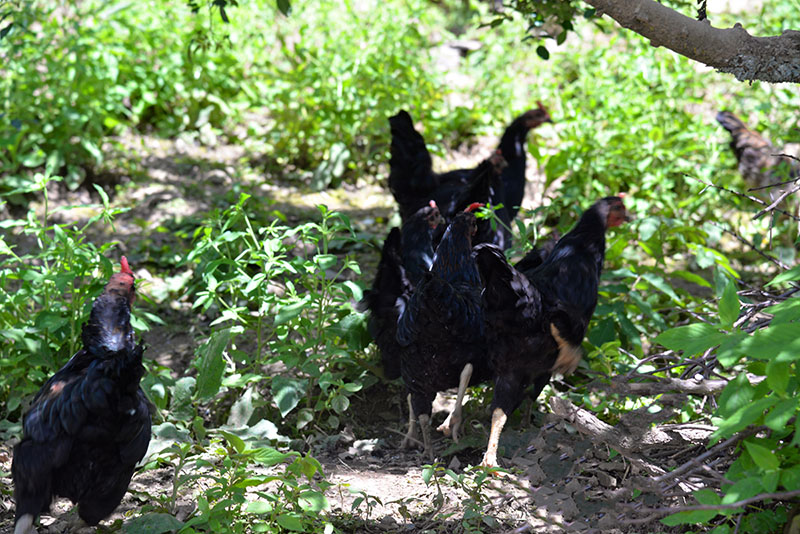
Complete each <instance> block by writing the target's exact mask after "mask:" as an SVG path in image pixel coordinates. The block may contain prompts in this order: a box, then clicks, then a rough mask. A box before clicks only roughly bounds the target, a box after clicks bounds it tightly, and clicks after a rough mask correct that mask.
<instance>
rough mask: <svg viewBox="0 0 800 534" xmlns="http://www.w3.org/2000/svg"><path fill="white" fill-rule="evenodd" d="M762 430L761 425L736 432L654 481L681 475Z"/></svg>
mask: <svg viewBox="0 0 800 534" xmlns="http://www.w3.org/2000/svg"><path fill="white" fill-rule="evenodd" d="M760 430H761V427H757V428H750V429H748V430H744V431H742V432H740V433H738V434H736V435H735V436H731V437H730V438H728V439H726V440H725V441H723V442H722V443H717V444H716V445H714V446H713V447H711V448H710V449H708V450H707V451H706V452H704V453H703V454H701V455H700V456H698V457H697V458H692V459H691V460H689V461H688V462H686V463H684V464H683V465H680V466H678V467H676V468H675V469H673V470H672V471H670V472H669V473H665V474H663V475H661V476H659V477H657V478H655V479H654V481H655V482H659V483H660V482H665V481H666V480H668V479H671V478H673V477H676V476H678V475H680V474H681V473H684V472H686V471H689V470H690V469H692V468H693V467H697V466H700V465H702V462H703V461H705V460H707V459H708V458H711V457H713V456H714V455H716V454H719V453H720V452H721V451H723V450H724V449H726V448H728V447H730V446H732V445H734V444H735V443H737V442H738V441H740V440H743V439H744V438H747V437H750V436H752V435H753V434H755V433H757V432H758V431H760Z"/></svg>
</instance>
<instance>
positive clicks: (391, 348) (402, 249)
mask: <svg viewBox="0 0 800 534" xmlns="http://www.w3.org/2000/svg"><path fill="white" fill-rule="evenodd" d="M442 222H443V219H442V216H441V214H440V213H439V209H438V208H437V207H436V203H435V202H433V201H431V202H430V205H428V206H425V207H424V208H421V209H419V210H418V211H417V212H416V213H415V214H414V215H413V216H412V217H411V218H409V219H408V220H407V221H406V222H405V223H404V224H403V227H402V229H400V228H392V229H391V231H390V232H389V235H388V236H387V237H386V240H385V241H384V243H383V250H382V251H381V261H380V263H379V264H378V271H377V273H376V275H375V281H374V282H373V284H372V288H371V289H369V290H368V291H366V292H365V293H364V298H363V299H362V300H361V302H360V303H359V310H360V311H367V310H369V313H370V315H369V322H368V328H369V332H370V334H372V338H373V339H374V340H375V343H376V344H377V345H378V350H380V353H381V361H382V363H383V375H384V377H385V378H387V379H389V380H394V379H395V378H400V352H401V348H400V346H399V345H398V344H397V320H398V319H399V318H400V315H401V314H402V312H403V310H404V309H405V306H406V303H407V302H408V299H409V298H411V294H412V292H413V290H414V287H415V286H416V285H417V284H419V283H420V282H421V281H422V279H423V277H424V276H425V273H427V272H428V270H429V269H430V267H431V263H433V252H434V251H433V242H432V239H433V238H432V235H433V231H434V230H435V229H436V227H437V226H439V225H440V224H441V223H442Z"/></svg>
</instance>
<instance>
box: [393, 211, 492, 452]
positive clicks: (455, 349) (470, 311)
mask: <svg viewBox="0 0 800 534" xmlns="http://www.w3.org/2000/svg"><path fill="white" fill-rule="evenodd" d="M479 206H480V205H479V204H475V205H471V206H469V207H468V208H467V211H464V212H461V213H458V214H457V215H456V216H455V217H454V219H453V222H452V223H451V224H450V226H449V227H448V228H447V230H446V231H445V234H444V237H443V238H442V241H441V243H439V246H438V247H437V249H436V254H435V255H434V258H433V264H432V265H431V269H430V272H429V273H428V274H427V275H426V277H425V279H424V280H423V281H422V282H421V283H420V285H419V286H418V287H417V289H416V291H415V292H414V294H413V295H412V296H411V299H410V301H409V303H408V306H406V308H405V311H404V313H403V314H402V315H401V317H400V321H399V323H398V326H397V341H398V342H399V343H400V345H401V346H403V347H404V350H403V353H402V358H401V373H402V376H403V381H404V382H405V384H406V387H407V388H408V391H409V393H410V408H411V412H412V413H411V416H410V417H411V421H412V422H413V421H414V419H415V418H418V419H419V423H420V427H421V428H422V437H423V445H424V448H425V454H426V456H427V457H428V458H432V456H433V447H432V443H431V432H430V414H431V406H432V403H433V399H434V398H435V397H436V393H437V392H438V391H443V390H445V389H449V388H452V387H455V386H459V391H460V392H461V395H463V389H464V388H466V385H467V384H468V383H470V382H471V383H479V382H481V381H485V380H487V379H488V378H490V376H491V375H490V373H489V367H488V361H487V359H486V355H485V353H486V344H485V341H484V333H483V331H484V325H483V312H482V310H481V296H480V294H481V281H480V276H479V274H478V269H477V266H476V264H475V260H474V259H473V257H472V242H471V240H472V236H473V235H474V234H475V232H476V230H477V226H476V219H475V215H473V214H472V213H471V212H472V211H473V210H474V209H476V208H477V207H479ZM461 400H462V399H461V398H459V399H458V400H457V401H456V413H454V414H452V415H451V417H450V423H449V424H450V427H449V428H450V430H452V433H453V437H454V439H456V440H457V439H458V429H459V426H460V423H461V413H460V408H461ZM415 432H416V429H415V426H414V425H413V424H412V425H410V426H409V431H408V434H407V436H406V440H404V442H403V443H404V445H408V444H409V443H410V442H411V441H413V437H414V434H415Z"/></svg>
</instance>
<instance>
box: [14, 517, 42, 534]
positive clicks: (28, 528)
mask: <svg viewBox="0 0 800 534" xmlns="http://www.w3.org/2000/svg"><path fill="white" fill-rule="evenodd" d="M33 519H34V518H33V515H31V514H25V515H23V516H22V517H20V518H19V519H18V520H17V524H16V525H14V534H37V533H36V529H35V528H33Z"/></svg>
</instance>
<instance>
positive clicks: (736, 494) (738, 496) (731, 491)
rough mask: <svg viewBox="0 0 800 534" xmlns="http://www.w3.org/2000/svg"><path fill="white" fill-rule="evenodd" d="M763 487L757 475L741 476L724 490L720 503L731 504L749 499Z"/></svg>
mask: <svg viewBox="0 0 800 534" xmlns="http://www.w3.org/2000/svg"><path fill="white" fill-rule="evenodd" d="M763 490H764V487H763V486H762V485H761V481H760V480H759V477H748V478H743V479H742V480H739V481H738V482H736V483H735V484H734V485H733V486H731V487H729V488H728V489H727V490H725V496H724V497H723V498H722V504H733V503H735V502H739V501H741V500H744V499H749V498H750V497H754V496H756V495H758V494H759V493H761V492H762V491H763Z"/></svg>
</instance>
